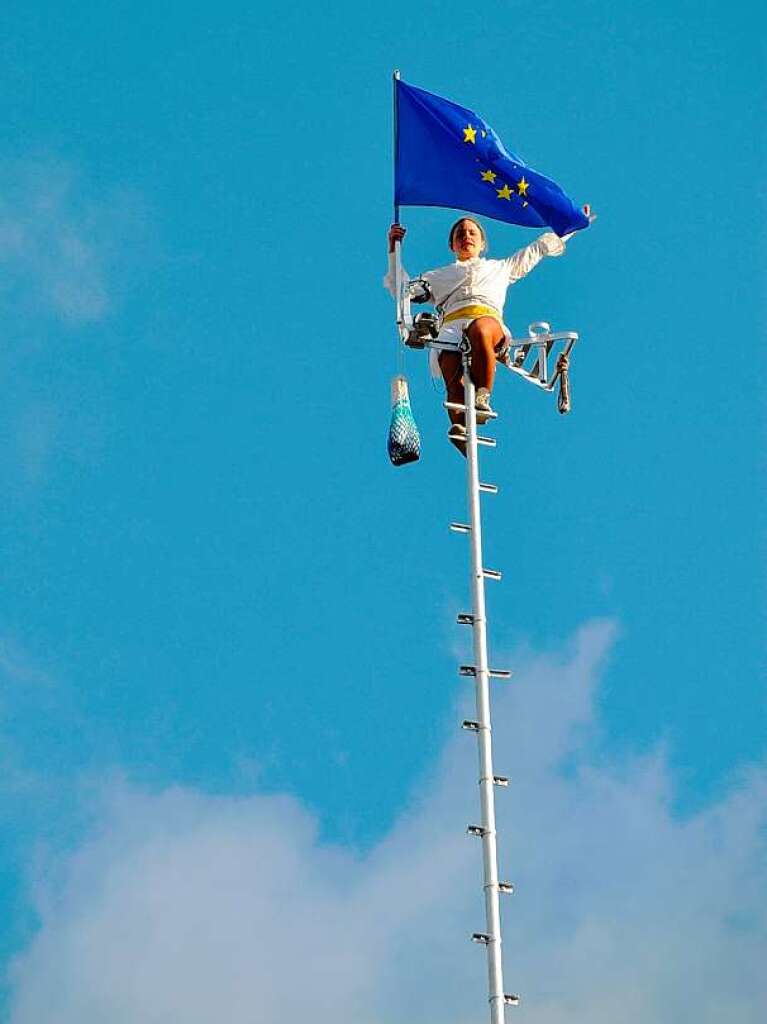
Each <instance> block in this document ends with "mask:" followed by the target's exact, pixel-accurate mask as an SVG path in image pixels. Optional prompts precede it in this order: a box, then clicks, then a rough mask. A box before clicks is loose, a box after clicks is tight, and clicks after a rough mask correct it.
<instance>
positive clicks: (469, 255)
mask: <svg viewBox="0 0 767 1024" xmlns="http://www.w3.org/2000/svg"><path fill="white" fill-rule="evenodd" d="M482 246H483V242H482V232H481V231H480V230H479V225H478V224H475V223H474V221H473V220H469V219H468V218H466V220H462V221H460V222H459V223H458V226H457V227H456V229H455V231H454V232H453V244H452V245H451V246H450V248H451V249H452V250H453V252H454V253H455V254H456V256H457V257H458V259H459V260H472V259H474V257H475V256H479V255H480V253H481V252H482Z"/></svg>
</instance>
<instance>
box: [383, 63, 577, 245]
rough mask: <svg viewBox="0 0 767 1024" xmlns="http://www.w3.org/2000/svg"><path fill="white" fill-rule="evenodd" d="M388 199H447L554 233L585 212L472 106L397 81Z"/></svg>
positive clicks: (444, 202)
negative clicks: (516, 152)
mask: <svg viewBox="0 0 767 1024" xmlns="http://www.w3.org/2000/svg"><path fill="white" fill-rule="evenodd" d="M395 88H396V90H397V96H396V100H397V141H396V154H395V170H394V202H395V204H397V205H400V206H448V207H451V208H454V209H457V210H468V211H470V212H471V213H478V214H483V215H484V216H486V217H492V218H494V219H495V220H503V221H506V222H507V223H509V224H521V225H523V226H524V227H550V228H552V229H553V230H554V231H555V232H556V233H557V234H558V235H566V234H567V233H568V232H569V231H578V230H580V229H581V228H586V227H588V226H589V220H588V217H586V215H585V214H584V213H583V212H582V211H581V210H580V209H579V208H578V207H577V206H575V205H574V203H573V201H572V200H571V199H569V198H568V196H566V195H565V193H564V192H563V191H562V189H561V188H560V187H559V185H557V184H556V183H555V182H553V181H552V180H551V179H550V178H545V177H544V176H543V175H542V174H539V173H538V172H537V171H534V170H533V169H532V167H528V166H527V164H525V163H524V161H522V160H520V158H519V157H518V156H515V155H514V154H513V153H510V152H509V151H508V150H507V149H506V148H505V146H504V145H503V143H502V142H501V140H500V139H499V138H498V136H497V135H496V133H495V132H494V131H493V129H492V128H491V127H490V125H489V124H488V123H487V122H486V121H484V120H483V119H482V118H481V117H480V116H479V115H478V114H475V113H474V111H473V110H467V108H466V107H459V106H458V104H457V103H451V102H450V100H446V99H443V98H442V97H441V96H435V95H434V94H433V93H430V92H425V91H424V90H423V89H416V88H415V87H414V86H412V85H406V84H405V82H403V81H401V80H400V79H396V80H395Z"/></svg>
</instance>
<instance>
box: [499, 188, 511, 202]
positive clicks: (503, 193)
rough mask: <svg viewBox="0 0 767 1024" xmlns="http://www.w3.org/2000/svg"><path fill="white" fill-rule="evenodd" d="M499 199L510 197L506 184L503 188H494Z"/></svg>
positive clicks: (509, 190)
mask: <svg viewBox="0 0 767 1024" xmlns="http://www.w3.org/2000/svg"><path fill="white" fill-rule="evenodd" d="M496 192H497V193H498V198H499V199H509V200H510V199H511V189H510V188H509V186H508V185H504V186H503V188H499V189H496Z"/></svg>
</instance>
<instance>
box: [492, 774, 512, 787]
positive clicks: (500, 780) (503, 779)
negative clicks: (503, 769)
mask: <svg viewBox="0 0 767 1024" xmlns="http://www.w3.org/2000/svg"><path fill="white" fill-rule="evenodd" d="M508 784H509V779H508V776H507V775H494V776H493V785H494V786H508Z"/></svg>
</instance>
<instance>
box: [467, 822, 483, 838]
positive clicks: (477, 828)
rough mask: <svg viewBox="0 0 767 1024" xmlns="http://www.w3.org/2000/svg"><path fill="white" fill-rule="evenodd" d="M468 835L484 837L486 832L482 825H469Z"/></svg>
mask: <svg viewBox="0 0 767 1024" xmlns="http://www.w3.org/2000/svg"><path fill="white" fill-rule="evenodd" d="M466 833H467V835H470V836H483V835H485V830H484V829H483V828H482V826H481V825H469V827H468V828H467V829H466Z"/></svg>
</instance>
